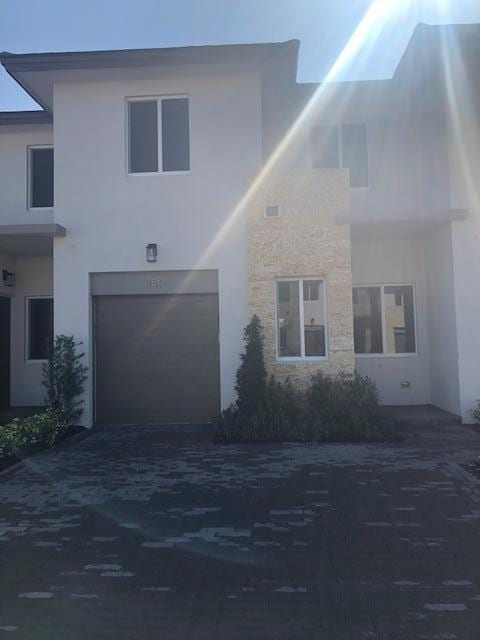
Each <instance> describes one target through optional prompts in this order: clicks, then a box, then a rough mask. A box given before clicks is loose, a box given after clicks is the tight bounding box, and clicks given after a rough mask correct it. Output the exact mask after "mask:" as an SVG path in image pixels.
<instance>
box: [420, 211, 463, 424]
mask: <svg viewBox="0 0 480 640" xmlns="http://www.w3.org/2000/svg"><path fill="white" fill-rule="evenodd" d="M425 256H426V268H427V298H428V337H429V347H430V349H429V353H430V384H431V402H432V404H435V405H437V406H438V407H440V408H441V409H444V410H445V411H450V412H451V413H454V414H456V415H460V390H459V379H458V350H457V326H456V318H455V289H454V281H453V260H452V229H451V225H450V224H444V225H441V226H439V227H438V228H437V229H434V230H432V231H431V233H429V235H428V237H427V238H426V240H425Z"/></svg>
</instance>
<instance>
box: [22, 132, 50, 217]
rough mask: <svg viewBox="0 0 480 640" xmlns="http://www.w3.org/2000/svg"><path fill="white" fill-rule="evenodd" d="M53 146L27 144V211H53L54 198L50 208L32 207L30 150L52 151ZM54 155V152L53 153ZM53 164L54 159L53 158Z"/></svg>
mask: <svg viewBox="0 0 480 640" xmlns="http://www.w3.org/2000/svg"><path fill="white" fill-rule="evenodd" d="M53 148H54V147H53V144H29V145H27V185H26V186H27V211H53V208H54V206H55V198H54V202H53V205H52V206H51V207H34V206H33V205H32V160H31V158H32V153H31V152H32V150H35V149H53ZM54 155H55V151H54ZM54 162H55V158H54ZM54 195H55V193H54Z"/></svg>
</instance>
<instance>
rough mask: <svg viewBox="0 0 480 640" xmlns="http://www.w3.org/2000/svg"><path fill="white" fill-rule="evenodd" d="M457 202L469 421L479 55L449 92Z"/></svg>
mask: <svg viewBox="0 0 480 640" xmlns="http://www.w3.org/2000/svg"><path fill="white" fill-rule="evenodd" d="M446 102H447V104H446V108H447V112H448V116H449V117H448V123H449V143H450V147H449V152H450V185H451V199H452V207H455V208H457V207H458V208H466V209H467V210H468V213H469V216H468V219H466V220H458V221H455V222H453V223H452V254H453V280H454V287H455V310H456V317H457V344H458V370H459V383H460V410H461V415H462V418H463V420H464V422H472V415H471V411H472V409H473V408H474V406H476V404H477V402H478V400H479V399H480V170H479V167H480V115H479V108H478V105H479V104H480V83H479V79H478V72H477V66H476V60H475V58H474V57H472V58H471V59H470V60H469V61H468V73H466V74H457V73H453V71H452V77H451V85H450V86H449V92H448V93H447V94H446Z"/></svg>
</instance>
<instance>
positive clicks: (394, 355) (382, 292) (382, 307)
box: [352, 282, 419, 359]
mask: <svg viewBox="0 0 480 640" xmlns="http://www.w3.org/2000/svg"><path fill="white" fill-rule="evenodd" d="M385 287H412V299H413V325H414V326H413V334H414V338H415V351H412V352H408V353H391V352H389V351H387V332H386V316H385ZM368 288H377V289H380V313H381V316H382V317H381V321H382V349H383V353H355V345H354V355H355V358H364V359H369V358H382V359H384V358H417V357H418V355H419V350H418V330H417V297H416V285H415V283H414V282H391V283H390V282H389V283H379V282H377V283H375V284H354V285H352V290H353V289H368ZM354 320H355V316H354Z"/></svg>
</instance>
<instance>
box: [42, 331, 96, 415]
mask: <svg viewBox="0 0 480 640" xmlns="http://www.w3.org/2000/svg"><path fill="white" fill-rule="evenodd" d="M80 345H81V342H79V343H76V342H75V338H74V337H73V336H64V335H58V336H55V340H54V342H53V347H52V351H51V354H50V357H49V359H48V362H47V363H46V364H44V366H43V386H44V387H45V388H46V390H47V397H46V398H45V401H46V403H47V405H48V406H49V407H51V408H52V409H54V410H55V411H60V412H61V414H62V415H63V419H64V421H65V422H66V424H68V425H71V424H76V423H77V421H78V420H79V418H80V416H81V415H82V405H83V399H82V397H81V396H82V394H83V388H84V382H85V380H86V373H87V367H86V366H85V365H83V364H82V362H81V360H82V358H83V356H84V355H85V354H84V353H77V347H79V346H80Z"/></svg>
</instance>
